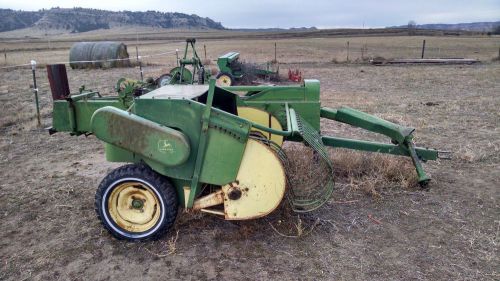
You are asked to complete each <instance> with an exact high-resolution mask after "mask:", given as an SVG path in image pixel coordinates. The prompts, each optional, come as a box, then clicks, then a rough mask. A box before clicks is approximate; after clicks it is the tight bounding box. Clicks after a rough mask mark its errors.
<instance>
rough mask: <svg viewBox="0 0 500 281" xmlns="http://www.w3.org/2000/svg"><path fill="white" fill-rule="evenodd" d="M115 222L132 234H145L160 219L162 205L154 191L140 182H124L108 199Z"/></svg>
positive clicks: (109, 208)
mask: <svg viewBox="0 0 500 281" xmlns="http://www.w3.org/2000/svg"><path fill="white" fill-rule="evenodd" d="M108 210H109V214H110V216H111V218H112V219H113V221H114V222H115V223H116V224H117V225H118V226H120V227H122V228H123V229H125V230H127V231H130V232H144V231H147V230H149V229H151V228H152V227H154V226H155V225H156V223H157V222H158V220H159V218H160V213H161V210H160V204H159V200H158V197H157V196H156V194H155V192H153V190H152V189H151V188H150V187H149V186H147V185H145V184H143V183H139V182H124V183H121V184H120V185H118V186H117V187H116V188H114V189H113V191H112V192H111V195H110V196H109V199H108Z"/></svg>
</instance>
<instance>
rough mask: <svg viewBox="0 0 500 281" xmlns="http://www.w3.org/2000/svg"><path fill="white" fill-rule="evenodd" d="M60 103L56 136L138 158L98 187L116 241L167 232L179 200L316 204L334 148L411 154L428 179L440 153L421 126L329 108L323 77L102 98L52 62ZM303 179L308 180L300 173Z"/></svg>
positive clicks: (235, 207) (257, 210)
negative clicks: (291, 159) (360, 136)
mask: <svg viewBox="0 0 500 281" xmlns="http://www.w3.org/2000/svg"><path fill="white" fill-rule="evenodd" d="M47 71H48V77H49V80H50V85H51V90H52V95H53V99H54V106H53V109H54V110H53V128H51V132H52V133H54V132H63V131H64V132H69V133H71V134H73V135H81V134H85V135H88V134H93V135H95V137H97V138H98V139H100V140H101V141H103V142H104V143H105V152H106V159H107V160H108V161H111V162H125V163H132V164H129V165H125V166H122V167H120V168H117V169H115V170H114V171H113V172H111V173H110V174H108V175H107V176H106V177H105V178H104V179H103V181H102V182H101V184H100V186H99V188H98V190H97V192H96V210H97V212H98V215H99V218H100V219H101V221H102V222H103V224H104V226H105V227H106V228H107V229H108V230H109V231H110V232H111V233H112V234H113V235H114V236H116V237H119V238H125V239H129V240H142V239H147V238H151V237H157V236H158V235H159V234H161V233H163V232H165V231H166V230H168V229H169V228H170V227H171V226H172V224H173V221H174V220H175V217H176V213H177V206H178V204H181V205H182V206H183V207H184V208H186V209H195V210H200V211H202V212H207V213H212V214H216V215H220V216H223V217H224V218H225V219H228V220H245V219H253V218H258V217H262V216H265V215H267V214H269V213H270V212H272V211H273V210H274V209H276V208H277V207H278V206H279V204H280V203H281V201H282V200H283V198H284V197H285V194H286V195H287V198H288V200H289V202H290V203H291V205H292V207H293V209H294V210H295V211H297V212H308V211H312V210H315V209H317V208H319V207H320V206H322V205H323V204H325V203H326V202H327V201H328V200H329V199H330V197H331V194H332V192H333V190H334V177H333V169H334V166H333V163H332V160H331V159H330V156H329V152H328V150H327V147H328V146H330V147H335V148H347V149H355V150H361V151H372V152H380V153H388V154H394V155H400V156H407V157H410V158H411V159H412V161H413V164H414V165H415V169H416V171H417V174H418V180H419V182H420V183H421V184H422V185H425V184H426V183H427V182H428V181H429V177H428V176H427V175H426V174H425V171H424V170H423V168H422V164H421V161H427V160H435V159H437V158H438V157H439V156H440V155H439V152H438V151H437V150H433V149H426V148H420V147H416V146H415V145H414V143H413V137H412V133H413V129H412V128H406V127H402V126H399V125H396V124H393V123H391V122H388V121H385V120H382V119H380V118H377V117H375V116H372V115H369V114H366V113H363V112H360V111H357V110H354V109H352V108H348V107H341V108H339V109H331V108H324V107H323V108H322V107H321V104H320V93H319V81H316V80H305V81H304V83H303V84H302V85H292V86H231V87H217V86H216V85H215V82H216V81H215V79H210V83H209V85H169V86H165V87H160V88H157V89H150V90H149V89H148V88H147V87H144V88H143V89H142V90H141V91H121V92H119V93H120V95H118V96H112V97H105V96H103V97H101V96H100V95H99V93H97V92H95V91H91V90H85V89H84V88H83V87H82V88H81V90H80V92H79V93H77V94H73V95H71V94H70V93H69V86H68V82H67V77H66V71H65V67H64V65H49V66H47ZM321 118H326V119H331V120H335V121H339V122H342V123H346V124H350V125H353V126H356V127H360V128H363V129H366V130H369V131H372V132H376V133H380V134H383V135H385V136H387V137H389V138H390V139H391V140H392V142H393V144H389V143H379V142H369V141H361V140H353V139H346V138H339V137H333V136H322V135H321V134H320V119H321ZM284 141H291V142H302V143H304V144H305V145H306V146H307V147H309V148H310V149H311V150H312V151H313V156H312V157H313V160H314V163H316V164H317V165H319V166H320V167H321V168H322V171H323V172H321V173H320V174H318V175H317V176H316V178H315V179H314V180H315V181H314V182H313V184H312V185H307V186H305V185H304V184H300V181H299V182H297V181H296V180H293V181H292V180H289V179H290V178H292V177H296V176H297V174H300V173H301V172H300V171H299V172H296V171H289V169H290V165H289V163H288V159H287V156H286V153H285V152H284V150H283V149H282V148H281V146H282V144H283V142H284ZM299 178H300V177H299Z"/></svg>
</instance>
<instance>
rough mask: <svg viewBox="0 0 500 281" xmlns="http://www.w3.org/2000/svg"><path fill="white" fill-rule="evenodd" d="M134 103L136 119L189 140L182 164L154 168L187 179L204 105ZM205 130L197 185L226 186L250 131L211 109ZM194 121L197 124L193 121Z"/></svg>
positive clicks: (152, 100)
mask: <svg viewBox="0 0 500 281" xmlns="http://www.w3.org/2000/svg"><path fill="white" fill-rule="evenodd" d="M148 97H149V98H143V97H141V98H139V99H137V100H136V104H135V107H134V111H135V113H136V114H137V115H139V116H141V117H143V118H145V119H148V120H151V121H152V122H157V123H159V124H162V125H164V126H168V127H170V128H176V129H179V130H181V131H182V133H183V134H185V135H186V136H187V138H188V139H189V144H190V147H191V154H190V156H189V158H188V159H187V161H186V163H184V164H182V165H179V166H176V167H169V168H167V167H162V166H160V165H155V163H152V165H153V166H154V167H153V168H154V169H155V170H157V172H159V173H161V174H163V175H166V176H169V177H175V178H179V179H185V180H189V179H191V177H192V175H193V171H194V163H195V160H196V155H197V153H198V146H199V142H200V132H201V122H200V121H199V120H202V113H203V110H204V108H205V107H206V106H205V105H204V104H202V103H199V102H196V101H193V100H185V99H155V98H154V95H149V96H148ZM212 111H213V114H212V115H211V116H210V122H209V124H210V125H209V128H208V144H207V148H206V154H207V155H211V157H212V158H211V159H207V158H208V157H205V159H206V160H205V162H206V164H203V169H202V171H201V174H200V181H201V182H204V183H210V184H226V183H228V182H230V181H232V180H234V179H235V177H236V174H237V172H238V167H239V163H240V162H241V158H242V156H243V151H244V148H245V143H246V140H247V138H248V133H249V131H250V123H249V122H248V121H246V120H244V119H241V118H239V117H237V116H235V115H231V114H229V113H227V112H224V111H221V110H218V109H216V108H213V109H212ZM195 120H198V121H195Z"/></svg>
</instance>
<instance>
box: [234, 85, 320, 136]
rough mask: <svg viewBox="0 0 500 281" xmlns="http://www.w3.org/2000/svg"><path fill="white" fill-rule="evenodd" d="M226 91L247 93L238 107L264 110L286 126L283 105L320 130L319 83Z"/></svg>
mask: <svg viewBox="0 0 500 281" xmlns="http://www.w3.org/2000/svg"><path fill="white" fill-rule="evenodd" d="M227 89H228V90H234V91H240V90H241V91H247V93H251V95H246V96H244V97H242V98H241V99H240V100H239V101H238V105H239V106H250V107H256V108H259V109H262V110H265V111H267V112H269V113H271V114H272V115H273V116H274V117H276V118H277V119H278V121H279V122H280V124H281V126H283V127H285V126H286V113H285V106H284V104H285V103H288V105H289V107H291V108H293V109H294V110H295V111H296V112H297V114H299V115H300V116H301V117H302V118H303V119H304V120H305V121H307V123H308V124H309V125H311V126H312V127H313V128H315V129H316V130H318V131H319V129H320V102H319V81H317V80H306V81H305V82H304V85H302V86H268V87H260V86H243V87H238V86H237V87H228V88H227Z"/></svg>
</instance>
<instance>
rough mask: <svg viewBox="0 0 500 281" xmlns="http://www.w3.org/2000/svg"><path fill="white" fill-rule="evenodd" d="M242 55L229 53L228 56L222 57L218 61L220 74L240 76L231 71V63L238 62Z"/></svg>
mask: <svg viewBox="0 0 500 281" xmlns="http://www.w3.org/2000/svg"><path fill="white" fill-rule="evenodd" d="M239 56H240V54H239V53H237V52H229V53H227V54H224V55H222V56H220V57H219V58H218V59H217V66H218V67H219V71H220V72H225V73H229V74H231V75H233V76H239V75H240V74H239V73H233V72H234V71H233V69H231V67H230V64H231V62H233V61H235V60H237V59H238V58H239Z"/></svg>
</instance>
